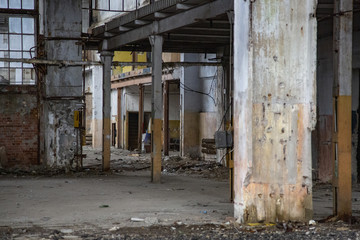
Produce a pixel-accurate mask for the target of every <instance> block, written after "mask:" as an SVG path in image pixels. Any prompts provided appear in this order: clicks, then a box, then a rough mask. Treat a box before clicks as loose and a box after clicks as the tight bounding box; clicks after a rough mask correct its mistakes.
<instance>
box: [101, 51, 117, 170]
mask: <svg viewBox="0 0 360 240" xmlns="http://www.w3.org/2000/svg"><path fill="white" fill-rule="evenodd" d="M100 55H101V62H102V63H103V137H102V169H103V170H104V171H107V170H109V169H110V145H111V143H110V136H111V123H110V121H111V111H110V109H111V105H110V104H111V95H110V94H111V63H112V58H113V56H114V53H113V52H108V51H102V52H101V54H100Z"/></svg>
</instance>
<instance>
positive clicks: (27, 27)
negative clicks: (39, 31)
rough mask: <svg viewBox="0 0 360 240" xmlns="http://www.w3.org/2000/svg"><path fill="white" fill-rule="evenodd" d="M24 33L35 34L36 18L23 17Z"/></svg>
mask: <svg viewBox="0 0 360 240" xmlns="http://www.w3.org/2000/svg"><path fill="white" fill-rule="evenodd" d="M22 21H23V23H22V27H23V33H30V34H34V19H33V18H23V19H22Z"/></svg>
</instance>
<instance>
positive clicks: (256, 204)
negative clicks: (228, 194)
mask: <svg viewBox="0 0 360 240" xmlns="http://www.w3.org/2000/svg"><path fill="white" fill-rule="evenodd" d="M316 3H317V1H316V0H308V1H306V4H304V3H303V2H300V1H293V0H283V1H234V9H235V25H234V28H235V29H234V44H235V45H234V95H233V96H234V175H235V176H234V178H235V179H234V180H235V181H234V184H235V199H234V213H235V217H236V218H237V219H238V221H239V222H242V223H243V222H278V221H307V220H309V219H311V218H312V209H313V207H312V165H311V131H312V130H313V129H314V127H315V123H316V109H315V108H316V103H315V101H316V94H315V93H316V89H315V86H316V84H315V83H316V78H315V76H316V75H315V71H316V29H317V28H316V17H315V11H316ZM289 9H290V10H291V11H292V12H293V13H292V14H289Z"/></svg>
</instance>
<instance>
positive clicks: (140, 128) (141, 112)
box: [138, 84, 144, 153]
mask: <svg viewBox="0 0 360 240" xmlns="http://www.w3.org/2000/svg"><path fill="white" fill-rule="evenodd" d="M143 123H144V85H142V84H140V85H139V124H138V150H139V152H140V153H141V150H142V149H141V145H142V133H143Z"/></svg>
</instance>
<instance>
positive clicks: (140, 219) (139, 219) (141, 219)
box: [130, 217, 145, 222]
mask: <svg viewBox="0 0 360 240" xmlns="http://www.w3.org/2000/svg"><path fill="white" fill-rule="evenodd" d="M130 221H132V222H144V221H145V219H143V218H136V217H132V218H131V219H130Z"/></svg>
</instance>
